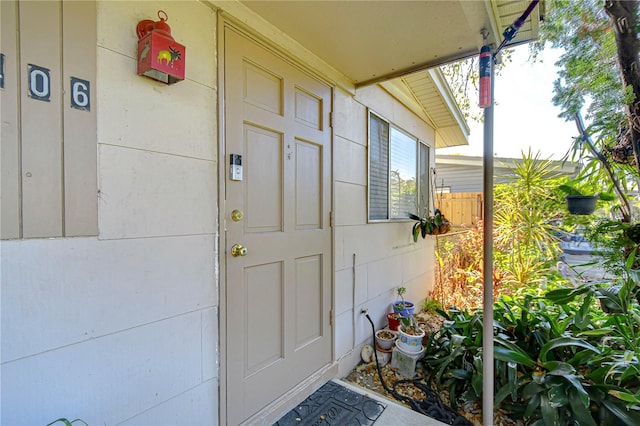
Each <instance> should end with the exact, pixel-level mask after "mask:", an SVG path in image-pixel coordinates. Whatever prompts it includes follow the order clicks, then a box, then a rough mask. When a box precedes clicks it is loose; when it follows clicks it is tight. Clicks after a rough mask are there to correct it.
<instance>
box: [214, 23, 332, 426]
mask: <svg viewBox="0 0 640 426" xmlns="http://www.w3.org/2000/svg"><path fill="white" fill-rule="evenodd" d="M228 29H229V30H232V31H236V32H238V33H239V34H240V35H242V36H243V37H246V38H248V39H249V40H251V41H252V42H254V43H256V44H258V45H259V46H261V47H263V48H264V49H267V50H268V51H269V52H271V53H273V54H274V55H276V56H278V57H280V58H281V59H282V60H284V61H286V62H288V63H290V64H291V65H293V66H295V67H297V68H299V69H300V70H302V71H303V72H305V73H307V74H309V75H310V76H312V77H313V78H315V79H317V80H319V81H321V82H322V83H324V84H326V85H327V86H329V87H330V88H331V105H330V115H331V116H333V108H334V105H335V90H336V84H334V83H333V82H331V81H328V80H327V79H326V78H323V77H322V76H321V75H320V74H319V73H316V72H313V70H312V69H310V68H309V67H306V66H304V65H303V64H302V63H301V62H300V61H297V60H296V59H295V58H294V57H293V56H292V55H290V54H288V53H287V52H285V51H284V50H283V49H282V48H281V47H279V46H277V45H275V44H274V43H272V42H269V41H267V40H266V38H264V37H262V36H260V35H259V34H257V33H255V32H254V31H252V30H251V29H250V28H247V26H246V25H243V24H242V23H241V22H239V21H238V20H236V19H234V18H233V17H232V16H231V15H229V14H228V13H226V12H224V11H221V10H219V11H218V18H217V33H216V36H217V41H216V42H217V55H218V61H217V64H216V72H217V82H216V86H217V88H218V105H217V107H218V111H217V116H218V132H217V135H218V160H217V163H218V164H217V166H218V237H217V249H218V250H217V252H218V253H217V254H218V256H217V257H218V262H219V264H218V275H217V277H218V295H219V297H218V357H219V370H218V371H219V374H218V378H219V386H218V412H219V415H218V417H219V421H220V424H227V404H228V400H227V355H226V351H225V350H224V348H225V347H226V339H227V321H226V313H227V303H226V300H227V292H226V284H227V268H226V262H227V257H228V256H227V251H228V249H227V247H226V241H225V235H226V219H227V218H226V217H225V212H226V202H225V200H226V178H227V176H226V170H227V161H226V156H227V152H226V140H225V130H226V127H225V125H226V121H225V120H226V116H225V111H224V110H225V100H226V95H225V73H224V70H225V65H226V62H225V32H226V31H227V30H228ZM329 128H330V130H329V132H330V154H329V157H330V161H331V166H330V170H331V176H330V179H329V180H330V202H331V206H330V211H331V212H332V214H331V217H332V218H333V217H334V214H333V211H334V205H335V200H334V193H335V191H334V186H335V181H334V161H333V143H334V140H335V134H334V131H333V126H332V125H331V123H330V125H329ZM331 222H332V223H330V227H331V230H330V231H331V256H330V258H331V277H330V281H331V283H330V286H331V313H330V317H331V318H330V323H331V362H330V364H328V365H327V366H325V367H323V368H321V369H320V370H318V371H317V372H315V373H314V374H313V375H311V376H309V377H307V378H306V380H304V381H303V382H300V383H299V384H298V385H297V386H295V387H294V388H293V389H291V390H290V391H289V392H287V393H286V394H284V395H282V396H281V397H280V398H278V399H276V400H275V401H273V402H272V403H271V404H269V405H268V406H267V407H265V408H264V409H263V410H261V411H259V412H258V413H256V414H255V415H253V416H251V417H250V418H249V419H247V421H246V422H245V424H261V425H271V424H273V423H274V422H275V421H277V420H278V419H279V418H280V417H282V416H283V415H284V414H286V413H287V412H288V411H289V410H291V409H292V408H294V407H295V406H296V405H297V404H298V403H299V402H300V401H302V400H304V399H305V398H307V397H308V396H309V395H311V394H312V393H313V392H315V391H316V390H317V389H319V388H320V387H321V386H322V385H323V384H325V383H326V382H328V381H329V380H331V379H333V378H335V377H336V376H337V374H338V362H337V361H336V359H335V226H334V224H333V220H331Z"/></svg>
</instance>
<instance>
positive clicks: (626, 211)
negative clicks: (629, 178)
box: [574, 112, 631, 223]
mask: <svg viewBox="0 0 640 426" xmlns="http://www.w3.org/2000/svg"><path fill="white" fill-rule="evenodd" d="M574 118H575V122H576V126H577V127H578V132H579V133H580V139H582V140H583V141H584V142H586V144H587V147H588V148H589V151H591V153H592V154H593V155H594V156H595V157H596V158H597V159H598V161H600V164H602V167H604V169H605V170H606V172H607V176H609V179H611V182H612V183H613V190H614V191H615V193H616V195H617V197H618V199H619V200H620V213H621V214H622V221H623V222H625V223H630V221H631V205H630V204H629V200H628V198H627V195H626V193H625V192H624V191H623V190H622V188H621V187H620V182H618V180H617V179H616V178H615V175H614V173H613V169H612V167H611V164H610V163H609V160H607V157H605V156H604V155H602V154H601V153H600V151H598V150H597V149H596V146H595V144H594V143H593V141H592V140H591V136H590V135H589V134H588V133H587V130H586V129H585V127H584V122H583V121H582V116H581V115H580V113H579V112H578V113H576V115H575V117H574Z"/></svg>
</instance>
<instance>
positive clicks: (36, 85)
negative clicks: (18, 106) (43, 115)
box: [28, 64, 51, 102]
mask: <svg viewBox="0 0 640 426" xmlns="http://www.w3.org/2000/svg"><path fill="white" fill-rule="evenodd" d="M28 70H29V97H30V98H32V99H36V100H38V101H45V102H49V100H50V99H51V75H50V73H49V69H48V68H43V67H39V66H37V65H32V64H29V67H28Z"/></svg>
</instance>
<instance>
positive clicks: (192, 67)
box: [98, 1, 216, 87]
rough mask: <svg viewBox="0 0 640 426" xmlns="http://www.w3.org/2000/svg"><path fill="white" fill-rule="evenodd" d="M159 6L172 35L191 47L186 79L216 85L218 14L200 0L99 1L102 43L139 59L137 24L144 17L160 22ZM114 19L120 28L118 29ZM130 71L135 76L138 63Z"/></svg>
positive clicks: (188, 49)
mask: <svg viewBox="0 0 640 426" xmlns="http://www.w3.org/2000/svg"><path fill="white" fill-rule="evenodd" d="M158 9H162V10H164V11H165V12H166V13H167V15H168V17H169V19H168V20H167V24H168V25H169V26H170V27H171V35H172V37H173V38H174V39H175V40H176V41H177V42H178V43H180V44H183V45H185V46H186V47H187V55H186V56H187V61H186V73H185V74H186V75H185V77H186V79H188V80H193V81H196V82H198V83H200V84H203V85H205V86H208V87H215V76H216V69H215V47H214V46H215V41H216V31H215V29H216V15H215V12H214V11H213V10H212V9H211V8H209V7H207V6H205V5H204V4H202V3H200V2H195V1H162V2H155V1H127V2H110V1H107V2H98V34H99V37H98V46H101V47H105V48H107V49H109V50H112V51H115V52H119V53H120V54H122V55H125V56H128V57H129V58H131V59H135V57H136V55H137V50H136V49H137V43H138V36H137V35H136V26H137V25H138V22H140V21H141V20H143V19H151V20H153V21H158ZM114 22H117V23H118V27H117V28H119V30H114V25H113V24H114ZM130 71H131V72H132V73H133V74H134V75H135V66H134V68H131V69H130ZM138 78H141V79H142V77H138ZM149 81H151V80H149ZM177 84H178V85H181V84H182V83H177Z"/></svg>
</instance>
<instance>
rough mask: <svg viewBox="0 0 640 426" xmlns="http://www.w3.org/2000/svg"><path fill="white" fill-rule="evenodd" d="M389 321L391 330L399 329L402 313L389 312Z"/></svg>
mask: <svg viewBox="0 0 640 426" xmlns="http://www.w3.org/2000/svg"><path fill="white" fill-rule="evenodd" d="M387 321H388V322H389V330H391V331H398V326H399V325H400V314H399V313H398V312H390V313H388V314H387Z"/></svg>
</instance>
